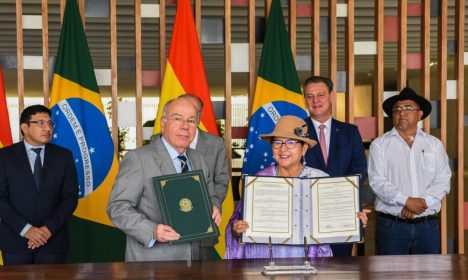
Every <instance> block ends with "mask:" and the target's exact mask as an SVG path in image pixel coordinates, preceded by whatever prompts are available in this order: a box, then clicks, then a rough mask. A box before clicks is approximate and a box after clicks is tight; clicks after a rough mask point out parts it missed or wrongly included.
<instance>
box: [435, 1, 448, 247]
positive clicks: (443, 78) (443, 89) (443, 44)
mask: <svg viewBox="0 0 468 280" xmlns="http://www.w3.org/2000/svg"><path fill="white" fill-rule="evenodd" d="M440 5H441V7H440V16H439V19H438V20H439V32H438V38H437V41H438V43H437V44H438V58H437V63H438V65H439V69H438V70H439V73H438V75H439V92H440V95H439V98H440V111H439V112H440V140H441V141H442V143H443V144H444V147H445V149H447V10H448V9H447V0H441V1H440ZM440 228H441V251H442V254H447V199H446V198H444V199H443V200H442V208H441V211H440Z"/></svg>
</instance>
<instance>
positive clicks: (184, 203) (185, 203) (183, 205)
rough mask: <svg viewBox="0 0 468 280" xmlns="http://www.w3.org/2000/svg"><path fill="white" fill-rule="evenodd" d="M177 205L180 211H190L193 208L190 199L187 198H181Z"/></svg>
mask: <svg viewBox="0 0 468 280" xmlns="http://www.w3.org/2000/svg"><path fill="white" fill-rule="evenodd" d="M179 206H180V211H182V212H190V211H192V209H193V206H192V201H190V199H188V198H182V199H181V200H180V201H179Z"/></svg>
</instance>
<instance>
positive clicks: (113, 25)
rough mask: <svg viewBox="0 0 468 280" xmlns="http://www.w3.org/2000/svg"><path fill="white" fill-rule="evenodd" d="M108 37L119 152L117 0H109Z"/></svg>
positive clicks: (115, 138) (114, 128)
mask: <svg viewBox="0 0 468 280" xmlns="http://www.w3.org/2000/svg"><path fill="white" fill-rule="evenodd" d="M109 5H110V39H111V97H112V101H111V102H112V106H111V110H112V113H111V114H112V143H113V144H114V152H115V154H118V152H119V127H118V123H119V119H118V118H119V114H118V113H119V112H118V107H119V106H118V102H119V99H118V86H117V82H118V79H117V0H110V2H109Z"/></svg>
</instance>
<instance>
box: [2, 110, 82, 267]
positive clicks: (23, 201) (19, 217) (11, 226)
mask: <svg viewBox="0 0 468 280" xmlns="http://www.w3.org/2000/svg"><path fill="white" fill-rule="evenodd" d="M20 128H21V133H22V134H23V137H24V139H23V141H21V142H18V143H16V144H13V145H11V146H9V147H6V148H3V149H0V219H1V220H0V250H2V254H3V261H4V263H5V264H6V265H8V264H53V263H64V262H65V260H66V254H67V251H68V247H69V246H68V229H67V221H68V219H69V218H70V217H71V215H72V214H73V212H74V211H75V208H76V206H77V204H78V182H77V175H76V170H75V164H74V161H73V157H72V154H71V152H70V151H68V150H66V149H64V148H61V147H59V146H56V145H54V144H51V143H49V141H50V139H51V136H52V131H53V128H54V122H53V121H51V119H50V110H49V109H48V108H47V107H45V106H42V105H33V106H30V107H28V108H26V109H24V111H23V112H22V113H21V117H20Z"/></svg>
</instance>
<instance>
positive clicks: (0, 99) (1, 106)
mask: <svg viewBox="0 0 468 280" xmlns="http://www.w3.org/2000/svg"><path fill="white" fill-rule="evenodd" d="M11 144H13V140H12V139H11V128H10V118H9V116H8V107H7V103H6V93H5V86H4V84H3V72H2V65H0V148H2V147H6V146H9V145H11ZM0 265H3V258H2V251H0Z"/></svg>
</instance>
